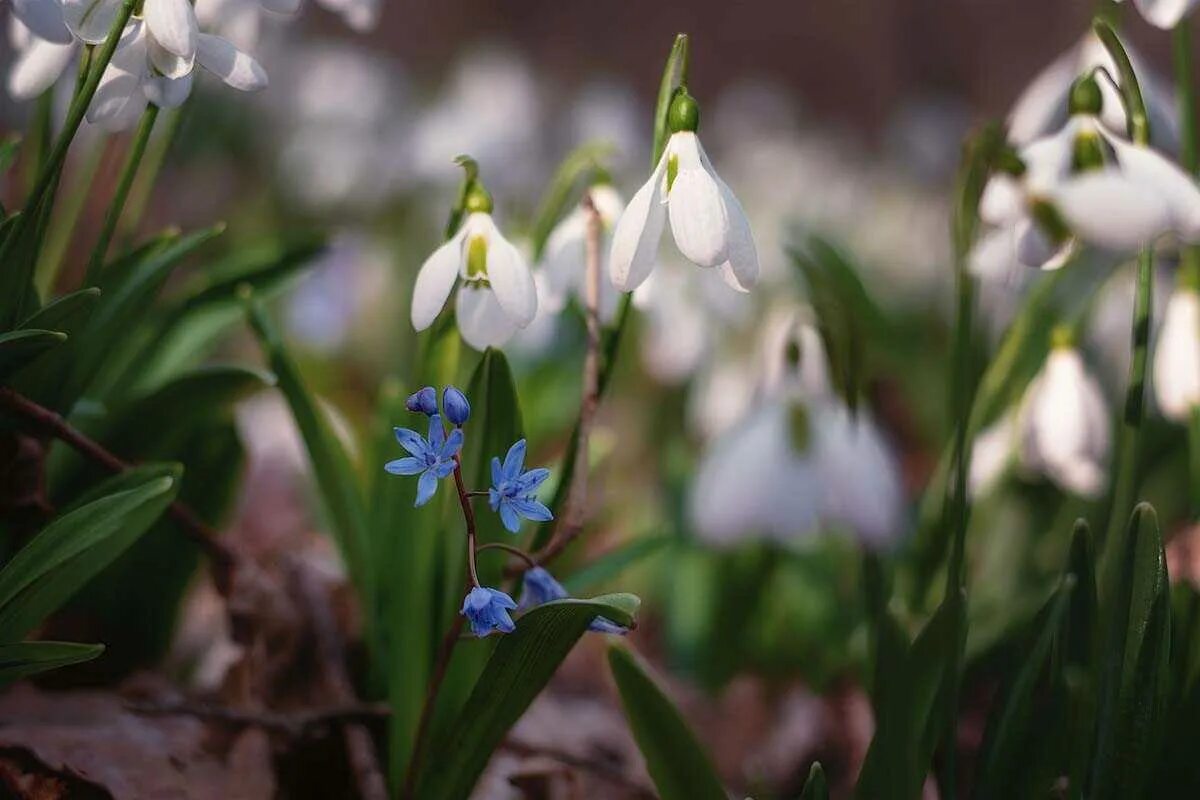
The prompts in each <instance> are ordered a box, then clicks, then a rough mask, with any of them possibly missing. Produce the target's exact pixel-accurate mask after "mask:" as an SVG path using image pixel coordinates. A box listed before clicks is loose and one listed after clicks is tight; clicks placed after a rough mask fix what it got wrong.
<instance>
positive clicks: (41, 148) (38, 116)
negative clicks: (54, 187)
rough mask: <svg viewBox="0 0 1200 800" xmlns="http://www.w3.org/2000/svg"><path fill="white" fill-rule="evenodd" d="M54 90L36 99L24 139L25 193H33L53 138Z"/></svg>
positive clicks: (48, 90) (49, 90)
mask: <svg viewBox="0 0 1200 800" xmlns="http://www.w3.org/2000/svg"><path fill="white" fill-rule="evenodd" d="M53 115H54V90H53V89H47V90H46V91H44V92H42V95H41V97H39V98H38V99H37V106H36V107H35V109H34V113H33V124H32V125H30V129H29V136H28V138H27V139H26V141H27V142H28V147H29V158H28V159H26V163H25V191H26V192H31V191H33V187H34V186H35V185H36V183H37V176H38V174H39V173H40V172H41V171H42V166H43V165H44V164H45V162H46V157H47V155H49V153H50V139H51V137H52V136H53V132H54V131H53V128H54V125H53Z"/></svg>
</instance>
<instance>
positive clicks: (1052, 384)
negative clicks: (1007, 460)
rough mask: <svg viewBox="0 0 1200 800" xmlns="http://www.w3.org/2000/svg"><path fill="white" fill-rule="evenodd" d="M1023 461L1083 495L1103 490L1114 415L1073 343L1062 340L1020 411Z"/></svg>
mask: <svg viewBox="0 0 1200 800" xmlns="http://www.w3.org/2000/svg"><path fill="white" fill-rule="evenodd" d="M1018 425H1019V440H1020V445H1019V446H1020V459H1021V465H1022V466H1023V467H1025V468H1026V469H1029V470H1033V471H1036V472H1040V473H1042V474H1043V475H1045V476H1046V477H1048V478H1049V479H1050V480H1051V481H1053V482H1054V483H1056V484H1058V485H1059V486H1061V487H1062V488H1063V489H1066V490H1067V491H1069V492H1073V493H1075V494H1078V495H1082V496H1084V497H1098V496H1099V495H1100V494H1101V493H1102V492H1103V491H1104V488H1105V485H1106V480H1107V471H1108V461H1109V449H1110V446H1111V441H1110V440H1111V436H1112V431H1111V426H1112V419H1111V416H1110V414H1109V409H1108V404H1107V402H1105V399H1104V395H1103V393H1102V392H1101V391H1100V386H1099V384H1097V383H1096V380H1095V378H1093V377H1092V376H1091V375H1090V374H1089V373H1088V371H1087V368H1086V367H1085V366H1084V363H1083V359H1082V357H1081V356H1080V354H1079V351H1078V350H1076V349H1075V348H1074V347H1073V346H1070V345H1066V344H1062V343H1058V344H1056V346H1055V347H1053V348H1052V349H1051V351H1050V355H1049V356H1048V357H1047V359H1046V363H1045V365H1044V366H1043V367H1042V370H1041V372H1039V373H1038V375H1037V377H1036V378H1034V380H1033V382H1032V383H1031V384H1030V385H1029V389H1028V390H1027V392H1026V394H1025V398H1024V400H1023V402H1022V407H1021V410H1020V421H1019V423H1018Z"/></svg>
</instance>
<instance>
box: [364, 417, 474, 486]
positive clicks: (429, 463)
mask: <svg viewBox="0 0 1200 800" xmlns="http://www.w3.org/2000/svg"><path fill="white" fill-rule="evenodd" d="M396 441H398V442H400V445H401V447H403V448H404V449H405V450H407V451H408V452H409V453H411V455H410V456H409V457H408V458H398V459H396V460H395V461H389V462H388V463H387V464H385V465H384V467H383V468H384V469H386V470H387V471H388V472H390V473H392V474H393V475H418V474H419V475H420V476H421V478H420V480H418V481H417V502H416V503H415V504H414V505H418V506H423V505H425V504H426V503H428V502H429V499H430V498H431V497H433V493H434V492H436V491H437V486H438V481H439V480H441V479H442V478H444V477H446V476H447V475H449V474H450V473H452V472H454V467H455V464H456V463H457V462H456V461H455V460H454V457H455V455H457V454H458V451H459V450H460V449H461V448H462V444H463V432H462V430H461V429H459V428H455V429H454V430H452V431H450V435H449V436H446V431H445V429H443V428H442V418H441V417H440V416H438V415H437V414H433V415H432V416H430V417H429V438H426V437H424V436H422V435H421V434H419V433H417V432H416V431H412V430H409V429H408V428H396Z"/></svg>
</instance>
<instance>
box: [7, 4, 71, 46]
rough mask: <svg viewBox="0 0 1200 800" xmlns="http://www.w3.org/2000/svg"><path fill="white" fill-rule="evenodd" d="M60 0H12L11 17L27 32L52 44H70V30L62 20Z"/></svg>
mask: <svg viewBox="0 0 1200 800" xmlns="http://www.w3.org/2000/svg"><path fill="white" fill-rule="evenodd" d="M62 6H63V4H62V0H12V14H13V17H14V18H16V19H18V20H20V21H21V24H22V25H24V26H25V28H26V29H28V31H29V33H30V34H32V35H33V36H36V37H37V38H39V39H42V40H44V41H47V42H52V43H54V44H71V42H72V41H73V38H72V35H71V31H70V30H69V29H68V28H67V27H66V25H65V24H64V22H63V8H62Z"/></svg>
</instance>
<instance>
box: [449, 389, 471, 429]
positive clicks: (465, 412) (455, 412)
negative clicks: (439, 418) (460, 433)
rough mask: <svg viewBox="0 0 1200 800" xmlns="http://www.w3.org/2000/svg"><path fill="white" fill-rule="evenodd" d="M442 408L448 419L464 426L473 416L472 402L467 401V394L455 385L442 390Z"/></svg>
mask: <svg viewBox="0 0 1200 800" xmlns="http://www.w3.org/2000/svg"><path fill="white" fill-rule="evenodd" d="M442 408H443V409H444V410H445V412H446V419H448V420H450V421H451V422H452V423H454V424H455V425H458V426H462V425H463V424H464V423H466V421H467V420H468V419H470V418H471V404H470V403H468V402H467V396H466V395H465V394H463V393H462V392H460V391H459V390H458V389H456V388H454V387H453V386H447V387H446V389H445V391H443V392H442Z"/></svg>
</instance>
